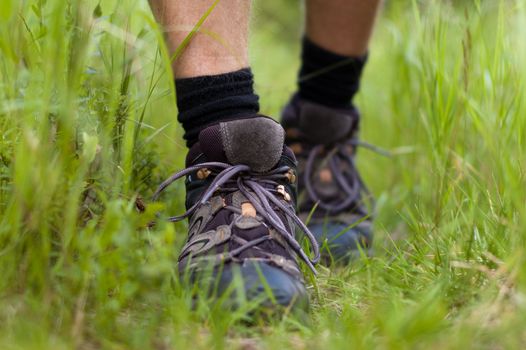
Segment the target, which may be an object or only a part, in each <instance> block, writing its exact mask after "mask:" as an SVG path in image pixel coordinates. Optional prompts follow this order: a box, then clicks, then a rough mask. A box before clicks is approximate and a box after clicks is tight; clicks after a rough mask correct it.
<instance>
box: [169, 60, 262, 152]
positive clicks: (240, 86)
mask: <svg viewBox="0 0 526 350" xmlns="http://www.w3.org/2000/svg"><path fill="white" fill-rule="evenodd" d="M253 85H254V77H253V75H252V71H251V70H250V68H245V69H241V70H238V71H235V72H231V73H226V74H219V75H208V76H201V77H195V78H184V79H176V80H175V88H176V93H177V108H178V110H179V116H178V120H179V122H180V123H181V124H182V125H183V129H184V130H185V134H184V139H185V140H186V144H187V146H188V147H191V146H192V145H193V144H194V143H196V142H197V139H198V136H199V132H200V131H201V130H202V129H204V128H206V127H207V126H209V125H212V124H216V123H218V122H220V121H222V120H232V119H235V118H236V117H238V116H239V117H246V116H250V115H255V114H256V113H257V112H258V111H259V102H258V100H259V98H258V96H257V95H256V94H255V93H254V87H253Z"/></svg>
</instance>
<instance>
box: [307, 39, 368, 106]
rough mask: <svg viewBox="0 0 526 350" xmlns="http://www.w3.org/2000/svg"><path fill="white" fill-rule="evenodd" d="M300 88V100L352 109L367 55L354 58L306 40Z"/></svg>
mask: <svg viewBox="0 0 526 350" xmlns="http://www.w3.org/2000/svg"><path fill="white" fill-rule="evenodd" d="M301 60H302V64H301V68H300V72H299V79H298V87H299V95H300V97H302V98H304V99H306V100H310V101H313V102H316V103H320V104H323V105H326V106H329V107H335V108H348V107H350V106H351V105H352V99H353V97H354V95H355V94H356V92H358V89H359V87H360V78H361V75H362V70H363V67H364V66H365V63H366V61H367V55H364V56H361V57H350V56H342V55H338V54H336V53H334V52H331V51H328V50H326V49H324V48H322V47H320V46H318V45H316V44H315V43H313V42H312V41H310V40H309V39H308V38H306V37H305V38H304V39H303V44H302V54H301Z"/></svg>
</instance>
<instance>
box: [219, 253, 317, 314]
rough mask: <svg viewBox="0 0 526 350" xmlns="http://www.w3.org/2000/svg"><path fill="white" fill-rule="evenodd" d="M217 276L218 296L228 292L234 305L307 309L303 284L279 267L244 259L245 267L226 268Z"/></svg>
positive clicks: (230, 265)
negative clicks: (249, 303) (250, 303)
mask: <svg viewBox="0 0 526 350" xmlns="http://www.w3.org/2000/svg"><path fill="white" fill-rule="evenodd" d="M218 273H219V274H220V275H219V281H218V283H217V292H218V295H224V294H225V293H228V294H229V299H230V300H232V301H233V302H234V304H239V303H240V302H243V301H248V302H252V301H254V302H257V303H258V304H259V305H261V306H263V307H274V306H279V307H285V308H290V309H302V310H307V309H308V305H309V301H308V295H307V291H306V289H305V285H304V283H303V282H302V281H300V280H299V279H297V278H295V277H293V276H292V275H290V274H288V273H287V272H285V271H284V270H282V269H280V268H278V267H275V266H272V265H270V264H267V263H264V262H259V261H252V260H245V261H244V262H243V263H242V264H228V265H225V266H224V268H223V270H222V271H218ZM240 288H241V289H242V290H240ZM241 294H243V295H244V297H242V296H241ZM243 299H244V300H243Z"/></svg>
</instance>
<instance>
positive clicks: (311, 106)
mask: <svg viewBox="0 0 526 350" xmlns="http://www.w3.org/2000/svg"><path fill="white" fill-rule="evenodd" d="M357 122H358V117H357V114H356V112H355V111H354V110H346V109H342V110H336V109H334V108H329V107H326V106H323V105H320V104H317V103H311V102H309V101H302V102H301V108H300V113H299V118H298V123H299V125H298V126H299V129H300V130H301V132H302V134H303V135H304V136H305V137H306V138H307V139H308V141H310V142H313V143H315V144H324V145H326V144H331V143H334V142H337V141H340V140H344V139H346V138H347V137H349V136H350V135H351V133H352V132H353V130H354V129H355V127H356V125H357Z"/></svg>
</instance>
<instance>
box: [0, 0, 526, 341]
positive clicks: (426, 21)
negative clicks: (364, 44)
mask: <svg viewBox="0 0 526 350" xmlns="http://www.w3.org/2000/svg"><path fill="white" fill-rule="evenodd" d="M97 3H98V2H97V1H95V0H92V1H83V2H80V1H78V2H77V1H66V0H30V1H23V2H22V1H15V0H2V1H1V2H0V129H1V131H2V133H1V135H0V274H1V276H2V278H1V279H0V348H1V349H41V348H43V349H62V348H72V347H76V348H79V349H98V348H109V349H147V348H153V349H172V348H173V349H183V348H193V349H200V348H203V349H209V348H211V347H214V348H215V347H217V348H242V349H252V348H269V349H274V348H283V347H291V348H299V349H302V348H308V349H310V348H323V349H332V348H343V349H348V348H357V349H361V348H375V349H376V348H389V349H397V348H422V349H427V348H436V349H442V348H452V349H457V348H458V349H465V348H490V349H504V348H522V347H523V344H524V343H525V342H526V331H525V329H526V295H525V291H526V268H524V266H525V263H526V242H525V241H526V240H525V238H526V90H525V87H526V66H524V62H525V60H526V41H525V40H524V37H525V34H526V4H525V3H524V1H522V0H506V1H505V0H501V1H477V0H474V1H463V2H449V1H440V0H434V1H413V2H411V1H391V2H390V3H389V4H388V6H387V7H386V10H385V12H384V14H383V16H382V19H381V21H380V23H379V25H378V28H377V31H376V37H375V40H374V44H373V47H372V49H371V57H370V63H369V65H368V67H367V70H366V72H365V75H364V80H363V88H362V92H361V94H360V95H359V96H358V99H357V102H358V104H359V106H360V108H361V109H362V112H363V115H364V119H363V125H362V138H363V139H364V140H366V141H368V142H372V143H374V144H377V145H379V146H381V147H384V148H388V149H390V150H391V151H392V152H393V154H394V155H393V157H391V158H385V157H382V156H379V155H377V154H374V153H371V152H369V151H367V150H362V151H361V152H360V155H359V165H360V167H361V169H362V172H363V175H364V177H365V179H366V180H367V182H368V184H369V185H370V187H371V188H372V190H373V192H374V193H375V195H376V197H377V199H378V203H377V219H376V225H375V231H376V240H375V249H376V255H375V256H374V257H372V258H368V259H363V260H362V261H359V262H356V263H355V264H353V265H351V266H349V267H346V268H339V269H334V270H329V269H327V268H324V267H320V268H319V270H320V276H319V278H318V279H317V280H316V281H315V283H314V284H311V285H310V287H309V288H310V290H311V297H312V298H311V299H312V310H311V315H310V320H309V322H305V321H304V320H298V319H295V318H293V317H285V318H284V319H283V320H279V321H268V322H263V321H260V322H259V323H257V324H255V325H251V326H250V325H248V324H247V322H245V321H246V315H245V313H244V310H240V311H239V312H229V313H225V312H221V309H220V308H217V307H216V306H214V305H212V304H210V303H206V302H205V301H200V302H199V303H198V304H197V307H196V309H195V310H192V307H191V306H192V303H191V292H190V291H188V290H185V289H184V288H182V287H181V284H180V281H179V280H178V278H176V275H175V270H174V267H175V262H176V259H177V254H178V250H179V248H180V246H181V244H182V243H183V241H184V238H185V224H184V223H181V224H177V225H175V226H174V225H172V224H168V223H164V222H160V223H159V224H158V225H157V226H156V227H155V228H153V229H146V228H145V226H146V224H147V223H148V222H149V221H150V220H152V219H153V218H154V216H155V212H157V211H159V210H163V212H164V213H166V214H169V213H171V214H175V213H179V212H181V210H182V209H183V186H182V184H181V183H179V184H177V185H176V186H174V188H173V189H171V190H170V191H169V194H168V195H166V196H165V197H164V200H165V201H164V202H163V203H162V204H161V203H159V204H151V203H149V201H148V199H149V198H150V196H151V194H152V192H153V190H154V189H155V187H156V185H157V184H158V183H159V182H160V181H161V180H162V179H163V178H164V177H166V176H167V175H169V174H170V173H171V172H173V171H175V170H177V169H180V168H181V167H182V166H183V159H184V155H185V148H184V143H183V142H182V140H181V130H180V129H179V127H178V125H177V122H176V114H177V111H176V107H175V103H174V100H175V99H174V91H173V87H172V83H171V73H169V70H168V67H169V56H168V54H167V52H166V50H165V48H164V47H163V46H160V47H158V42H159V39H160V35H159V33H158V30H157V29H156V26H155V23H154V21H153V19H152V17H151V14H150V13H149V11H148V8H147V5H146V2H145V1H138V0H136V1H113V0H103V1H102V2H101V4H100V7H97ZM452 3H455V4H454V5H453V4H452ZM296 5H297V3H296V2H290V3H289V2H285V1H259V2H257V3H256V6H255V16H254V17H255V18H254V22H255V23H254V24H255V25H254V31H253V33H252V36H253V40H252V52H251V54H252V58H253V63H254V70H255V73H256V83H257V88H258V91H259V93H260V95H261V99H262V110H263V112H265V113H269V114H272V115H278V113H279V110H280V107H281V106H282V105H283V104H284V103H285V102H286V100H287V98H288V96H289V94H290V93H291V92H292V91H293V90H294V79H295V74H296V71H297V68H298V63H299V62H298V59H297V58H298V55H299V54H298V48H299V46H298V38H299V37H300V25H299V23H300V18H301V13H300V10H299V9H297V6H296ZM137 196H141V197H142V198H144V201H145V202H146V204H147V211H146V213H143V214H139V213H138V212H137V210H136V209H135V199H136V198H137Z"/></svg>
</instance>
